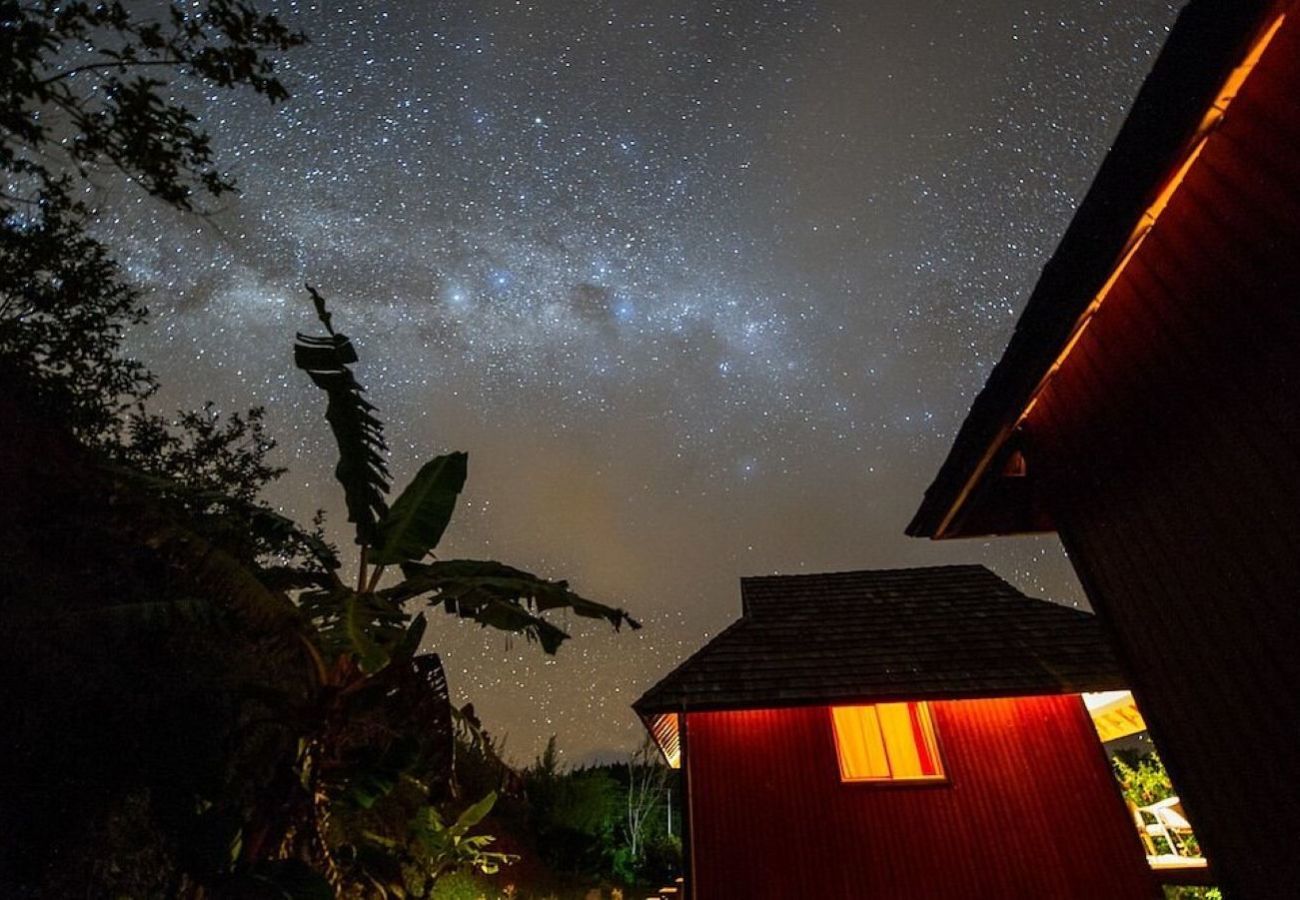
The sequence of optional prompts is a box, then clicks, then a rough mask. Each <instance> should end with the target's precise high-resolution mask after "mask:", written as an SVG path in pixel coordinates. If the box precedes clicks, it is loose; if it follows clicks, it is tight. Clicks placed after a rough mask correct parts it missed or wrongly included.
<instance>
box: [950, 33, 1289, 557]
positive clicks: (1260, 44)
mask: <svg viewBox="0 0 1300 900" xmlns="http://www.w3.org/2000/svg"><path fill="white" fill-rule="evenodd" d="M1285 21H1286V14H1285V13H1283V14H1280V15H1278V16H1277V17H1276V18H1275V19H1274V20H1273V21H1272V23H1270V25H1269V27H1268V28H1266V29H1265V30H1264V32H1263V33H1262V34H1261V35H1260V36H1259V38H1257V39H1256V40H1255V42H1254V43H1253V44H1252V45H1251V47H1250V49H1249V50H1248V51H1247V53H1246V55H1245V57H1244V58H1243V59H1242V61H1241V63H1240V64H1238V65H1237V66H1236V68H1234V69H1233V70H1232V72H1231V73H1230V74H1229V75H1228V78H1227V80H1225V81H1224V83H1223V85H1222V86H1221V87H1220V88H1219V92H1218V94H1217V95H1216V96H1215V99H1214V102H1213V103H1212V104H1211V105H1210V108H1209V109H1208V110H1206V112H1205V116H1204V117H1203V118H1202V119H1201V123H1200V125H1199V126H1198V127H1197V129H1196V133H1195V134H1194V135H1193V136H1192V139H1191V141H1190V143H1189V146H1188V149H1187V152H1186V153H1185V154H1184V156H1183V159H1182V162H1181V163H1179V165H1178V167H1177V168H1176V169H1175V170H1174V171H1173V173H1172V174H1171V175H1170V176H1169V177H1168V178H1167V179H1166V181H1165V183H1164V185H1163V187H1161V189H1160V192H1159V193H1158V194H1157V195H1156V197H1155V199H1154V200H1153V201H1152V202H1151V205H1150V206H1148V207H1147V208H1146V210H1144V211H1143V213H1142V215H1141V216H1140V217H1139V219H1138V221H1137V223H1136V224H1135V225H1134V226H1133V231H1132V233H1131V234H1130V235H1129V239H1128V241H1127V243H1126V244H1125V246H1124V251H1123V252H1122V253H1121V254H1120V258H1119V261H1118V262H1117V263H1116V264H1115V266H1114V268H1113V269H1112V270H1111V273H1110V276H1109V277H1108V278H1107V279H1106V281H1105V283H1104V284H1102V286H1101V288H1100V289H1099V290H1098V291H1097V293H1096V294H1095V295H1094V296H1093V298H1092V300H1091V301H1090V302H1089V303H1088V306H1087V307H1086V308H1085V309H1084V310H1083V312H1082V313H1081V314H1080V316H1079V319H1078V321H1076V322H1075V325H1074V330H1073V331H1072V332H1071V333H1070V337H1069V339H1068V340H1067V341H1066V344H1065V347H1064V348H1063V349H1062V350H1061V352H1060V353H1059V354H1057V357H1056V359H1055V360H1054V361H1053V362H1052V364H1051V366H1049V367H1048V369H1047V371H1046V372H1045V373H1043V376H1042V378H1040V379H1039V381H1038V384H1037V385H1036V386H1035V387H1034V390H1033V391H1032V392H1031V393H1030V395H1029V399H1028V401H1027V402H1026V403H1025V407H1024V409H1023V410H1021V412H1020V415H1019V416H1018V417H1017V418H1016V420H1015V422H1014V423H1013V424H1011V425H1010V426H1007V427H1005V428H1003V430H1002V431H1001V432H1000V433H999V435H998V437H997V438H996V439H995V440H994V441H992V442H991V443H990V445H989V447H988V449H987V450H986V451H985V453H984V455H983V456H982V457H981V458H980V461H979V463H978V465H976V467H975V470H974V471H973V472H972V473H971V476H970V478H969V479H967V481H966V484H965V485H963V486H962V489H961V491H960V493H958V495H957V499H956V500H955V501H954V502H953V504H952V506H950V507H949V508H948V512H947V514H946V515H945V516H944V518H943V520H942V521H941V522H940V523H939V527H938V528H936V529H935V533H934V535H935V537H936V538H939V537H943V534H944V532H945V531H947V529H948V526H949V525H951V524H952V520H953V519H954V518H956V516H957V513H958V512H959V511H960V510H961V508H962V506H963V505H964V504H965V503H966V500H967V499H968V498H969V497H970V494H971V492H972V491H973V490H974V489H975V486H976V485H977V484H978V483H979V482H980V480H981V479H982V478H983V477H984V473H985V472H986V471H987V470H988V467H989V465H990V463H992V461H993V459H994V457H995V456H997V454H998V451H999V450H1001V448H1002V445H1003V444H1005V443H1006V440H1007V438H1008V437H1010V436H1011V434H1012V432H1014V431H1015V430H1016V428H1018V427H1019V426H1020V424H1021V423H1022V422H1024V420H1025V419H1026V418H1027V417H1028V416H1029V414H1030V412H1032V411H1033V409H1034V407H1035V406H1036V405H1037V404H1038V398H1039V397H1040V396H1041V395H1042V393H1043V391H1044V390H1045V389H1046V387H1047V385H1048V383H1049V382H1050V381H1051V379H1052V376H1053V375H1055V374H1056V372H1057V370H1058V369H1060V368H1061V366H1062V365H1063V364H1064V363H1065V360H1066V359H1067V358H1068V357H1069V355H1070V353H1071V352H1072V351H1073V350H1074V348H1075V345H1077V344H1078V342H1079V338H1080V337H1082V336H1083V332H1084V329H1086V328H1087V327H1088V325H1089V323H1090V322H1091V321H1092V317H1093V315H1094V314H1095V313H1096V312H1097V310H1098V309H1099V308H1100V307H1101V305H1102V303H1104V302H1105V300H1106V298H1107V297H1108V296H1109V295H1110V292H1111V289H1112V288H1113V287H1114V286H1115V284H1116V282H1118V281H1119V279H1120V276H1121V275H1123V274H1124V270H1125V269H1127V268H1128V264H1129V262H1130V261H1131V260H1132V259H1133V257H1134V255H1135V254H1136V253H1137V251H1138V248H1139V247H1141V246H1142V242H1143V241H1145V240H1146V238H1147V235H1148V234H1150V233H1151V229H1152V228H1153V227H1155V224H1156V221H1157V220H1158V219H1159V218H1160V215H1161V213H1163V212H1164V211H1165V208H1166V207H1167V206H1168V205H1169V202H1170V201H1171V200H1172V199H1173V197H1174V194H1175V193H1177V191H1178V188H1179V186H1180V185H1181V184H1182V183H1183V180H1184V179H1185V178H1186V177H1187V173H1188V172H1190V171H1191V170H1192V167H1193V166H1194V165H1195V164H1196V160H1197V159H1198V158H1199V157H1200V155H1201V151H1202V150H1204V149H1205V144H1206V142H1207V141H1208V140H1209V138H1210V134H1211V132H1213V131H1214V129H1215V128H1217V127H1218V126H1219V123H1221V122H1222V121H1223V118H1224V116H1225V115H1226V114H1227V112H1228V107H1229V106H1230V105H1231V103H1232V101H1233V100H1234V99H1235V98H1236V96H1237V94H1238V93H1239V92H1240V91H1241V87H1242V85H1244V84H1245V83H1246V79H1247V78H1248V77H1250V73H1251V72H1252V71H1254V69H1255V66H1256V65H1257V64H1258V63H1259V60H1260V59H1261V58H1262V57H1263V55H1264V51H1265V50H1267V49H1268V45H1269V44H1270V43H1271V42H1272V40H1273V38H1274V36H1275V35H1276V34H1277V32H1278V29H1280V28H1281V27H1282V24H1283V23H1284V22H1285Z"/></svg>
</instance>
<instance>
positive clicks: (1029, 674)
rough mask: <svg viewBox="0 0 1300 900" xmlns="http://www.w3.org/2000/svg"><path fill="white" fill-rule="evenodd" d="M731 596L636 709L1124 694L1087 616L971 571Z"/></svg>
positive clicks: (866, 574) (873, 574)
mask: <svg viewBox="0 0 1300 900" xmlns="http://www.w3.org/2000/svg"><path fill="white" fill-rule="evenodd" d="M741 595H742V603H743V609H744V614H743V615H742V617H741V618H740V620H739V621H737V622H735V623H734V624H732V625H731V626H730V627H728V628H727V629H725V630H724V631H723V632H721V633H720V634H719V635H718V636H717V637H715V638H714V639H713V640H711V641H709V643H707V644H705V645H704V647H703V648H701V649H700V650H699V651H698V652H697V653H695V655H693V656H691V657H690V658H689V659H687V660H686V661H685V662H684V663H682V664H681V665H680V666H678V667H677V668H676V669H675V670H673V671H672V672H671V673H670V674H669V675H668V676H667V677H665V678H664V679H663V680H662V681H660V682H659V683H658V684H656V685H655V686H654V687H652V688H651V689H650V690H648V691H646V693H645V695H644V696H642V697H641V699H640V700H638V701H637V702H636V703H634V704H633V708H634V709H635V710H636V711H637V712H638V713H639V714H641V715H642V716H650V715H654V714H656V713H665V712H680V711H683V710H705V709H744V708H763V707H775V706H796V705H805V704H822V703H838V702H869V701H877V700H882V701H883V700H902V699H921V698H927V697H929V698H936V699H937V698H940V697H947V698H957V697H994V696H1022V695H1031V694H1046V693H1073V692H1076V691H1100V690H1111V689H1118V688H1122V687H1124V683H1123V679H1122V678H1121V676H1120V672H1119V669H1118V665H1117V664H1116V662H1115V659H1114V657H1113V655H1112V654H1111V651H1110V648H1109V646H1108V644H1107V643H1106V640H1105V638H1104V637H1103V635H1102V632H1101V629H1100V627H1099V626H1098V624H1097V622H1096V621H1095V619H1094V618H1093V616H1092V615H1091V614H1089V613H1085V612H1081V611H1079V610H1074V609H1068V608H1066V607H1063V606H1058V605H1057V604H1054V603H1049V602H1047V601H1044V600H1035V599H1031V598H1029V597H1026V596H1025V595H1024V594H1022V593H1020V592H1019V591H1017V590H1016V589H1015V588H1014V587H1012V586H1011V585H1009V584H1007V583H1006V582H1005V581H1003V580H1002V579H1001V578H999V577H998V576H996V575H994V574H993V573H992V572H990V571H989V570H988V569H986V568H984V567H983V566H940V567H932V568H923V569H886V570H872V571H860V572H835V573H829V574H822V575H774V576H766V577H761V578H743V579H741Z"/></svg>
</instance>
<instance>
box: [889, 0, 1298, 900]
mask: <svg viewBox="0 0 1300 900" xmlns="http://www.w3.org/2000/svg"><path fill="white" fill-rule="evenodd" d="M908 531H909V533H910V534H913V535H918V536H926V537H932V538H957V537H970V536H984V535H990V534H1004V533H1030V532H1048V531H1056V532H1058V533H1059V534H1060V536H1061V539H1062V541H1063V542H1064V544H1065V547H1066V549H1067V550H1068V552H1069V554H1070V558H1071V560H1072V561H1073V563H1074V565H1075V568H1076V570H1077V571H1078V574H1079V577H1080V580H1081V581H1082V583H1083V586H1084V588H1085V590H1086V591H1087V593H1088V596H1089V598H1090V600H1091V602H1092V605H1093V608H1094V609H1095V610H1096V612H1097V614H1098V617H1099V619H1100V620H1101V621H1102V622H1103V625H1104V626H1105V627H1106V628H1107V630H1108V632H1109V633H1110V635H1111V637H1112V639H1113V641H1114V643H1115V646H1116V648H1117V653H1118V656H1119V661H1120V664H1121V665H1122V667H1123V669H1124V672H1125V675H1126V678H1127V680H1128V681H1129V683H1130V685H1131V686H1132V689H1133V691H1134V693H1135V694H1136V696H1137V699H1138V703H1139V705H1140V706H1141V708H1142V710H1143V713H1144V715H1145V717H1146V720H1147V723H1148V725H1149V726H1150V730H1151V733H1152V735H1153V737H1154V738H1155V741H1156V744H1157V746H1159V747H1160V748H1161V751H1162V753H1163V755H1164V757H1165V761H1166V764H1167V766H1168V769H1169V771H1170V773H1171V775H1172V776H1173V779H1174V783H1175V784H1176V785H1177V787H1178V789H1179V793H1180V794H1181V795H1182V798H1183V801H1184V803H1185V806H1186V809H1187V812H1188V815H1189V817H1190V818H1191V821H1192V824H1193V825H1194V826H1195V828H1196V832H1197V834H1198V835H1199V836H1200V837H1201V839H1202V843H1203V846H1204V849H1205V851H1206V854H1207V856H1208V857H1209V859H1210V862H1211V865H1212V866H1213V868H1214V871H1215V873H1216V874H1217V876H1218V878H1219V880H1220V883H1221V884H1222V885H1223V886H1224V887H1225V888H1226V893H1227V895H1228V896H1229V897H1232V898H1241V897H1300V852H1298V851H1300V778H1298V777H1297V776H1296V772H1297V771H1298V768H1297V766H1296V755H1297V747H1300V547H1297V537H1296V536H1297V535H1298V534H1300V4H1297V3H1296V2H1276V0H1274V2H1265V0H1193V2H1191V3H1189V4H1188V5H1187V7H1186V8H1185V9H1184V11H1183V12H1182V14H1181V15H1180V17H1179V19H1178V21H1177V23H1176V25H1175V27H1174V29H1173V30H1172V32H1171V33H1170V36H1169V39H1168V41H1167V43H1166V45H1165V48H1164V50H1163V51H1162V53H1161V55H1160V57H1159V59H1158V60H1157V62H1156V64H1155V67H1154V68H1153V70H1152V73H1151V75H1150V77H1149V78H1148V80H1147V82H1146V84H1145V85H1144V86H1143V88H1142V91H1141V93H1140V94H1139V96H1138V98H1137V100H1136V102H1135V104H1134V107H1133V109H1132V112H1131V113H1130V115H1129V117H1128V119H1127V120H1126V122H1125V123H1124V125H1123V128H1122V130H1121V131H1120V133H1119V136H1118V138H1117V139H1116V141H1115V144H1114V146H1113V147H1112V149H1111V150H1110V152H1109V154H1108V155H1107V157H1106V159H1105V162H1104V164H1103V166H1102V168H1101V170H1100V172H1099V173H1098V175H1097V177H1096V180H1095V182H1094V183H1093V185H1092V187H1091V189H1090V190H1089V192H1088V194H1087V195H1086V197H1085V198H1084V200H1083V202H1082V204H1081V205H1080V207H1079V209H1078V212H1077V214H1076V215H1075V217H1074V220H1073V222H1072V223H1071V224H1070V227H1069V229H1068V230H1067V232H1066V233H1065V235H1064V237H1063V239H1062V241H1061V243H1060V245H1059V247H1058V248H1057V250H1056V252H1055V253H1054V255H1053V256H1052V257H1051V259H1050V261H1049V262H1048V263H1047V265H1046V267H1045V268H1044V270H1043V273H1042V276H1041V279H1040V281H1039V282H1038V284H1037V286H1036V288H1035V289H1034V292H1033V294H1032V296H1031V297H1030V298H1029V301H1028V303H1027V305H1026V307H1025V310H1024V312H1023V314H1022V316H1021V318H1020V321H1019V323H1018V325H1017V327H1016V330H1015V332H1014V334H1013V335H1012V338H1011V341H1010V344H1009V345H1008V347H1007V349H1006V351H1005V354H1004V355H1003V357H1002V360H1001V361H1000V362H999V363H998V364H997V366H996V367H995V368H994V369H993V371H992V373H991V374H990V376H989V378H988V382H987V384H986V385H985V387H984V388H983V390H982V391H981V393H980V394H979V396H978V397H977V398H976V400H975V402H974V405H973V406H972V408H971V411H970V414H969V416H968V418H967V420H966V422H965V424H964V425H963V426H962V428H961V431H960V433H959V434H958V435H957V438H956V442H955V444H954V445H953V447H952V450H951V453H950V455H949V456H948V458H947V461H946V462H945V463H944V464H943V467H942V468H941V470H940V471H939V473H938V476H937V477H936V479H935V481H934V484H933V485H932V486H931V487H930V489H929V490H928V492H927V493H926V496H925V500H924V503H923V504H922V506H921V508H920V510H919V512H918V513H917V515H916V517H915V519H914V520H913V522H912V523H911V525H910V526H909V529H908Z"/></svg>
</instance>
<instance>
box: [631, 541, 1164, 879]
mask: <svg viewBox="0 0 1300 900" xmlns="http://www.w3.org/2000/svg"><path fill="white" fill-rule="evenodd" d="M741 595H742V602H743V615H742V616H741V618H740V619H739V621H737V622H736V623H735V624H733V625H731V626H730V627H729V628H727V629H726V630H724V631H723V632H722V633H720V634H719V635H718V636H717V637H716V638H714V639H713V640H712V641H710V642H709V643H708V644H706V645H705V646H704V647H703V648H702V649H701V650H700V651H699V652H698V653H696V654H695V655H694V656H692V657H690V659H688V660H687V661H686V662H684V663H683V664H682V665H681V666H679V667H678V668H677V669H676V670H674V671H673V672H672V673H671V674H669V675H668V676H667V677H665V678H664V679H663V680H662V681H660V682H659V683H658V684H657V685H655V686H654V687H653V688H651V689H650V690H649V691H647V692H646V694H645V696H643V697H642V698H641V699H640V700H638V701H637V702H636V703H635V704H634V708H635V709H636V711H637V712H638V714H640V715H641V717H642V719H643V721H645V723H646V725H647V727H648V728H649V729H650V731H651V733H652V734H653V735H654V736H655V739H656V740H657V741H658V743H659V745H660V747H661V749H663V751H664V753H665V755H666V756H667V757H668V758H669V760H670V762H675V763H677V764H680V765H681V766H682V767H683V769H684V778H683V784H684V790H685V810H686V816H685V830H684V835H685V843H686V849H687V873H688V878H687V884H688V890H689V891H690V894H689V896H691V897H692V898H694V900H732V898H737V897H744V898H747V900H764V898H766V900H790V898H794V897H827V898H831V897H833V898H871V897H880V898H889V900H906V898H935V897H965V898H983V897H988V898H994V897H996V898H1043V897H1053V898H1089V900H1092V898H1097V897H1106V898H1111V900H1123V898H1133V897H1142V898H1150V897H1153V896H1156V895H1157V894H1158V891H1157V888H1156V884H1155V881H1154V879H1153V876H1152V874H1151V872H1150V870H1149V869H1148V867H1147V865H1146V860H1145V857H1144V854H1143V850H1142V846H1141V843H1140V841H1139V839H1138V834H1137V832H1136V830H1135V829H1134V827H1133V824H1132V820H1131V818H1130V817H1129V814H1128V811H1127V809H1126V808H1125V806H1124V803H1123V800H1122V799H1121V796H1120V793H1119V788H1118V785H1117V784H1116V782H1115V780H1114V778H1113V777H1112V775H1111V772H1110V768H1109V765H1108V763H1107V760H1106V758H1105V754H1104V752H1103V750H1102V748H1101V744H1100V742H1099V741H1098V738H1097V733H1096V731H1095V730H1094V728H1093V723H1092V720H1091V719H1090V717H1089V715H1088V713H1087V712H1086V710H1085V709H1084V705H1083V702H1082V701H1081V700H1080V697H1079V692H1081V691H1097V690H1110V689H1115V688H1117V687H1122V681H1121V678H1120V676H1119V672H1118V670H1117V667H1116V664H1115V661H1114V658H1113V656H1112V655H1111V653H1110V650H1109V649H1108V645H1107V643H1106V641H1105V640H1104V638H1103V636H1102V634H1101V633H1100V631H1099V629H1098V627H1097V624H1096V622H1095V621H1094V618H1093V616H1091V615H1090V614H1088V613H1083V612H1079V611H1077V610H1071V609H1066V608H1064V607H1061V606H1057V605H1055V604H1051V603H1046V602H1044V601H1041V600H1032V599H1030V598H1028V597H1025V596H1024V595H1023V594H1021V593H1019V592H1018V591H1016V590H1015V589H1014V588H1013V587H1011V586H1010V585H1008V584H1007V583H1006V582H1004V581H1002V580H1001V579H1000V578H998V577H997V576H996V575H994V574H993V573H992V572H989V571H988V570H987V569H985V568H983V567H981V566H952V567H941V568H928V569H899V570H892V571H867V572H842V573H836V574H827V575H797V576H773V577H765V578H746V579H743V580H742V581H741Z"/></svg>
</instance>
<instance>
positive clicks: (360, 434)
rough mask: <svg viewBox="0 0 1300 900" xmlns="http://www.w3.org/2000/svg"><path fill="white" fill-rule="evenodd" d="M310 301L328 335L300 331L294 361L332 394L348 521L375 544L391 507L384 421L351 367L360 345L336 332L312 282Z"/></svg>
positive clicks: (330, 413) (362, 540) (330, 410)
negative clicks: (356, 345)
mask: <svg viewBox="0 0 1300 900" xmlns="http://www.w3.org/2000/svg"><path fill="white" fill-rule="evenodd" d="M308 290H309V291H311V294H312V302H313V303H315V304H316V312H317V315H318V316H319V317H320V319H321V321H322V322H323V323H324V324H325V329H326V330H327V331H328V332H329V336H328V337H313V336H310V335H305V334H301V333H300V334H299V335H298V340H297V342H296V343H295V344H294V347H293V362H294V365H295V366H297V367H298V368H299V369H302V370H303V371H304V372H306V373H307V375H308V377H310V378H311V380H312V383H313V384H315V385H316V386H317V387H318V388H320V389H321V390H323V391H324V392H325V394H326V396H327V398H328V403H327V405H326V408H325V420H326V421H327V422H329V425H330V429H331V430H332V431H333V432H334V442H335V443H336V444H337V445H338V449H339V462H338V465H337V466H335V468H334V477H335V478H337V479H338V482H339V484H341V485H343V499H344V502H345V503H346V504H347V508H348V521H349V522H352V523H353V524H355V525H356V530H357V533H356V542H357V543H358V544H363V545H370V544H373V543H374V538H375V526H376V525H377V524H378V523H379V520H380V519H382V518H383V517H384V516H385V514H386V513H387V512H388V506H387V504H386V503H385V500H384V497H385V496H386V495H387V494H388V467H387V465H386V464H385V462H384V454H385V453H387V452H388V445H387V444H386V443H385V442H384V426H383V423H382V422H380V421H379V419H378V418H376V417H375V416H374V412H375V407H374V406H373V405H372V404H370V403H369V402H368V401H367V400H366V399H365V398H364V397H363V396H362V394H364V393H365V389H364V388H363V387H361V385H360V384H358V383H357V380H356V378H355V377H353V374H352V370H351V369H349V368H348V366H350V365H352V364H353V363H355V362H356V361H357V352H356V349H355V348H354V347H353V346H352V342H351V341H350V340H348V338H347V337H346V336H345V335H342V334H339V333H337V332H335V331H334V328H333V325H332V324H331V321H330V314H329V312H328V311H327V310H326V309H325V301H324V300H323V299H322V298H321V296H320V294H318V293H316V291H315V290H313V289H312V288H311V287H310V285H309V286H308Z"/></svg>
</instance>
